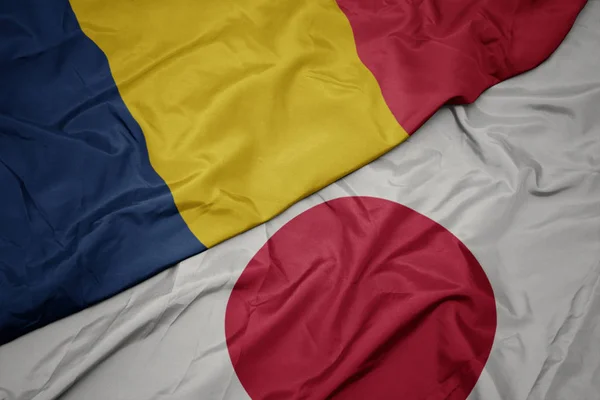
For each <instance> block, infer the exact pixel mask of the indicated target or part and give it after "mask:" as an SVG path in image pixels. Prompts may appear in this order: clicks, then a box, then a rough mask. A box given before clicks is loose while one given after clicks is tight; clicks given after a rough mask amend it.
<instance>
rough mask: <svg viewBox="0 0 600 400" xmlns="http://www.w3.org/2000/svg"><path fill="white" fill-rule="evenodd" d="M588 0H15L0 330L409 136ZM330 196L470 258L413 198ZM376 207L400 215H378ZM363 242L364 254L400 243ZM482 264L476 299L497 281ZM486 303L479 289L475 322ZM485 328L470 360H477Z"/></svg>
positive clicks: (121, 282) (2, 60) (544, 44)
mask: <svg viewBox="0 0 600 400" xmlns="http://www.w3.org/2000/svg"><path fill="white" fill-rule="evenodd" d="M584 3H585V1H584V0H572V1H563V0H544V1H539V0H510V1H497V0H484V1H481V0H453V1H443V2H441V1H434V0H412V1H408V0H385V1H384V0H377V1H374V0H339V1H338V2H337V3H336V2H335V1H333V0H310V1H297V0H278V1H273V0H252V1H250V0H203V1H192V0H177V1H168V2H167V1H158V0H154V1H145V2H139V1H125V0H118V1H117V0H116V1H106V0H71V1H70V2H68V1H66V0H43V1H42V0H21V1H3V2H1V3H0V87H1V89H2V91H1V94H0V343H4V342H7V341H10V340H12V339H14V338H16V337H18V336H20V335H22V334H24V333H26V332H28V331H31V330H33V329H35V328H37V327H40V326H42V325H45V324H48V323H50V322H52V321H55V320H57V319H59V318H61V317H64V316H66V315H69V314H72V313H74V312H76V311H78V310H81V309H83V308H85V307H87V306H89V305H91V304H93V303H96V302H98V301H99V300H102V299H105V298H107V297H109V296H112V295H113V294H115V293H118V292H120V291H122V290H124V289H125V288H127V287H130V286H132V285H134V284H136V283H138V282H140V281H142V280H144V279H146V278H148V277H150V276H152V275H154V274H156V273H157V272H159V271H161V270H164V269H165V268H167V267H169V266H170V265H173V264H174V263H176V262H178V261H180V260H182V259H185V258H187V257H189V256H191V255H193V254H196V253H198V252H201V251H203V250H204V249H206V248H207V247H211V246H213V245H215V244H217V243H219V242H221V241H223V240H225V239H227V238H229V237H231V236H234V235H236V234H238V233H240V232H242V231H245V230H247V229H248V228H250V227H252V226H255V225H257V224H258V223H260V222H263V221H265V220H268V219H270V218H271V217H273V216H274V215H276V214H278V213H279V212H281V211H282V210H284V209H285V208H287V207H288V206H290V205H291V204H292V203H294V202H296V201H297V200H299V199H301V198H303V197H305V196H307V195H308V194H310V193H313V192H315V191H316V190H318V189H320V188H322V187H324V186H325V185H327V184H328V183H331V182H333V181H335V180H336V179H338V178H340V177H342V176H344V175H346V174H348V173H349V172H351V171H353V170H355V169H357V168H358V167H360V166H362V165H364V164H366V163H369V162H370V161H372V160H373V159H375V158H377V157H378V156H380V155H382V154H383V153H385V152H387V151H388V150H390V149H391V148H392V147H394V146H396V145H397V144H399V143H401V142H402V141H404V140H405V139H406V138H407V137H408V135H409V134H411V133H413V132H414V131H415V130H416V129H417V128H418V127H419V126H421V124H423V123H424V122H425V121H426V120H427V119H428V117H429V116H430V115H432V114H433V113H434V112H435V110H436V109H437V108H439V107H440V106H441V105H442V104H444V103H447V102H469V101H472V100H474V99H475V98H476V97H477V96H478V95H479V94H480V93H481V92H482V91H483V90H484V89H485V88H487V87H489V86H491V85H493V84H495V83H497V82H499V81H501V80H503V79H505V78H507V77H510V76H512V75H515V74H517V73H519V72H521V71H524V70H527V69H530V68H532V67H534V66H536V65H537V64H538V63H540V62H541V61H542V60H543V59H544V58H546V57H547V56H548V55H549V54H550V53H551V52H552V51H553V50H554V49H555V48H556V46H557V45H558V44H559V43H560V41H561V40H562V39H563V37H564V36H565V35H566V33H567V32H568V30H569V29H570V27H571V25H572V23H573V21H574V19H575V17H576V15H577V14H578V12H579V11H580V9H581V8H582V7H583V4H584ZM331 207H334V208H336V209H340V210H341V211H340V212H342V214H343V213H344V212H350V211H352V212H355V213H359V214H360V213H361V212H362V213H364V215H367V214H368V215H371V214H370V213H366V211H368V210H371V209H372V208H375V209H377V210H381V211H380V213H379V214H378V215H379V216H380V217H381V218H384V217H386V216H394V217H398V218H406V220H407V222H406V224H407V225H406V227H405V229H407V230H416V231H419V232H420V231H423V232H438V231H439V232H440V233H439V235H440V236H439V238H440V239H439V242H436V249H437V251H438V255H440V256H443V257H447V258H448V259H449V260H452V259H455V258H457V257H459V258H460V259H461V260H462V261H461V263H460V267H457V268H459V270H457V273H467V272H464V271H466V269H465V270H463V269H460V268H467V267H470V266H473V265H475V264H476V262H475V260H474V259H473V258H472V257H471V256H469V255H468V252H467V251H466V250H465V249H463V248H462V247H460V246H458V247H456V246H455V247H453V250H448V249H447V245H448V243H451V242H452V243H453V240H454V239H452V236H449V235H448V234H446V233H443V232H442V231H441V230H440V228H439V227H438V226H437V225H435V224H431V223H430V222H428V221H427V220H424V219H422V218H421V217H418V216H414V214H411V213H409V212H408V211H407V210H406V209H405V208H402V207H398V206H393V205H390V204H389V203H385V202H381V201H375V200H361V201H338V202H334V203H332V204H331ZM326 210H328V208H327V206H322V207H320V208H318V209H316V210H315V211H314V213H315V215H317V216H320V215H321V214H319V213H324V214H323V216H322V218H321V217H318V218H317V220H319V221H323V222H322V223H323V224H324V225H323V228H322V229H323V230H322V231H319V232H318V233H316V234H315V235H313V236H312V238H313V239H312V240H315V241H317V242H316V243H319V238H322V237H323V236H324V235H329V234H333V233H334V232H333V231H332V232H330V230H334V231H335V229H336V228H335V225H334V224H333V223H331V224H329V223H327V219H326V215H327V213H326ZM365 218H366V217H365ZM378 218H379V217H378ZM304 221H305V220H304V219H300V220H298V222H296V224H300V226H302V227H303V228H307V227H308V225H306V222H304ZM363 222H364V223H367V222H366V221H363ZM367 225H368V226H370V227H371V229H377V230H382V232H387V233H386V234H389V235H392V234H399V232H396V231H395V229H398V228H397V227H394V226H390V225H389V223H388V222H386V221H385V220H384V219H383V220H379V219H376V220H374V221H370V222H369V224H367ZM362 229H364V227H362V225H357V226H356V229H355V231H353V232H354V233H353V235H357V236H360V235H361V230H362ZM277 237H278V238H279V237H280V238H281V239H277V238H274V240H281V241H283V243H285V246H293V244H292V243H293V241H292V242H288V239H287V238H286V236H285V235H284V234H283V233H282V234H281V235H280V236H277ZM436 237H438V236H436ZM436 240H437V239H436ZM357 243H358V242H356V243H355V241H352V240H350V241H349V242H348V246H350V248H348V250H347V257H349V259H348V262H349V263H350V264H352V262H356V261H357V259H356V257H375V258H377V257H384V258H385V257H388V256H391V254H393V252H394V251H395V250H393V249H392V248H391V247H389V243H387V244H386V243H384V244H382V247H381V253H380V254H377V255H369V254H364V253H361V251H360V249H361V247H360V246H359V245H358V244H357ZM406 245H408V244H406ZM355 246H358V247H355ZM265 251H266V250H265ZM297 251H298V252H301V251H303V250H302V249H300V248H298V249H297ZM299 254H306V253H304V252H303V253H299ZM311 254H312V255H311V257H317V256H318V254H319V253H311ZM419 254H420V253H419ZM261 257H263V256H262V255H261V256H259V257H258V259H257V260H256V261H255V264H253V265H256V267H255V268H258V269H260V268H261V265H262V263H261V260H262V258H261ZM307 257H308V255H307ZM415 257H426V258H427V257H433V255H432V254H420V255H417V254H416V255H415ZM356 265H358V264H356ZM457 265H458V264H457ZM332 268H333V267H332ZM254 270H255V269H254V268H249V269H248V274H252V273H253V271H254ZM469 270H470V271H473V269H469ZM475 270H477V269H475ZM461 271H462V272H461ZM471 273H473V274H474V275H473V277H472V284H473V285H474V286H473V290H474V292H473V293H474V296H475V299H478V298H480V297H481V298H483V299H487V298H488V297H486V296H487V294H488V293H489V286H488V285H487V284H486V283H485V279H484V277H483V276H482V275H481V274H479V273H478V272H471ZM360 274H361V273H360V271H356V275H353V277H348V278H347V280H346V281H344V284H345V285H352V284H354V283H353V282H354V281H353V279H357V277H360ZM415 279H416V278H415ZM242 282H243V280H242ZM392 282H393V280H389V281H388V280H383V281H378V282H374V283H373V284H374V285H378V286H379V287H380V289H381V290H383V291H385V290H388V289H390V288H387V287H388V286H389V285H391V284H392ZM436 282H437V281H436ZM435 284H437V283H435V282H434V281H432V285H435ZM386 288H387V289H386ZM246 290H250V291H252V290H254V289H253V288H252V287H251V286H248V288H246ZM303 295H305V296H310V293H305V294H303ZM396 295H398V294H395V295H394V296H396ZM400 295H401V294H400ZM477 296H479V297H477ZM257 301H260V299H257ZM331 301H333V302H335V301H337V300H336V299H332V300H331ZM474 301H475V300H474ZM233 304H235V303H233ZM490 304H491V303H490ZM488 306H489V304H488V301H487V300H485V301H482V302H479V301H475V303H474V305H473V307H471V308H469V310H467V311H466V312H467V314H465V315H466V316H465V320H464V324H465V326H467V325H468V324H469V321H471V320H470V319H469V318H471V317H470V316H471V315H472V314H473V313H476V312H479V311H478V310H479V308H478V307H483V308H485V307H488ZM323 307H326V304H323ZM232 312H234V314H232V315H234V316H235V315H236V314H235V312H237V311H235V310H234V311H232ZM365 312H366V311H365ZM486 318H487V319H486V320H485V323H484V326H487V325H490V326H491V325H492V324H493V315H492V314H490V315H489V316H487V317H486ZM235 324H236V322H235V318H234V319H233V320H231V325H230V326H231V327H232V328H231V329H233V331H235V330H236V329H238V328H237V327H236V325H235ZM306 329H307V330H308V332H310V327H309V326H307V327H306ZM365 329H368V327H365ZM456 329H462V328H461V327H460V326H459V327H456ZM486 332H487V331H486V330H485V329H484V331H482V332H476V335H477V337H478V338H479V339H478V341H477V343H479V344H480V345H481V348H479V347H476V348H473V354H474V358H473V360H472V363H467V364H465V365H464V366H463V367H464V368H467V369H477V368H480V364H481V363H482V362H483V361H484V360H483V358H484V354H485V351H484V349H486V348H487V347H486V346H488V344H489V340H490V336H489V335H488V334H487V333H486ZM372 334H373V335H377V334H379V333H377V332H376V331H373V332H372ZM432 334H433V333H432ZM333 339H335V338H332V340H333ZM308 345H309V343H307V346H308ZM235 348H236V347H235V346H234V349H235ZM405 350H406V349H405ZM405 350H402V351H403V352H404V351H405ZM382 373H385V372H382ZM448 382H449V383H448V384H449V385H450V384H452V383H451V381H448Z"/></svg>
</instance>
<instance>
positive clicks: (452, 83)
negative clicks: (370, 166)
mask: <svg viewBox="0 0 600 400" xmlns="http://www.w3.org/2000/svg"><path fill="white" fill-rule="evenodd" d="M585 3H586V1H585V0H338V4H339V5H340V8H341V9H342V10H343V11H344V13H345V14H346V16H347V17H348V19H349V20H350V23H351V25H352V29H353V31H354V35H355V39H356V44H357V48H358V53H359V55H360V57H361V59H362V61H363V62H364V63H365V65H366V66H367V67H368V68H369V69H370V70H371V72H372V73H373V74H374V75H375V77H376V78H377V80H378V81H379V84H380V86H381V89H382V92H383V95H384V97H385V99H386V101H387V103H388V105H389V107H390V109H391V110H392V112H393V113H394V115H395V116H396V118H397V119H398V122H399V123H400V124H401V125H402V126H403V127H404V129H406V131H407V132H409V133H414V131H415V130H417V129H418V128H419V127H420V126H421V125H422V124H423V123H424V122H425V121H426V120H427V119H428V118H429V117H430V116H431V115H432V114H433V113H434V112H435V111H437V109H438V108H440V107H441V106H442V105H443V104H445V103H470V102H472V101H474V100H475V99H476V98H477V97H478V96H479V95H480V94H481V93H482V92H483V91H484V90H485V89H487V88H488V87H490V86H492V85H494V84H496V83H498V82H500V81H502V80H504V79H507V78H509V77H511V76H514V75H516V74H519V73H521V72H524V71H526V70H529V69H531V68H533V67H535V66H537V65H538V64H540V63H541V62H542V61H544V60H545V59H546V58H547V57H548V56H549V55H550V54H551V53H552V52H553V51H554V50H555V49H556V47H557V46H558V45H559V44H560V43H561V42H562V40H563V39H564V37H565V36H566V34H567V32H568V31H569V30H570V28H571V26H572V24H573V23H574V21H575V18H576V17H577V14H578V13H579V11H580V10H581V9H582V8H583V6H584V5H585Z"/></svg>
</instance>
